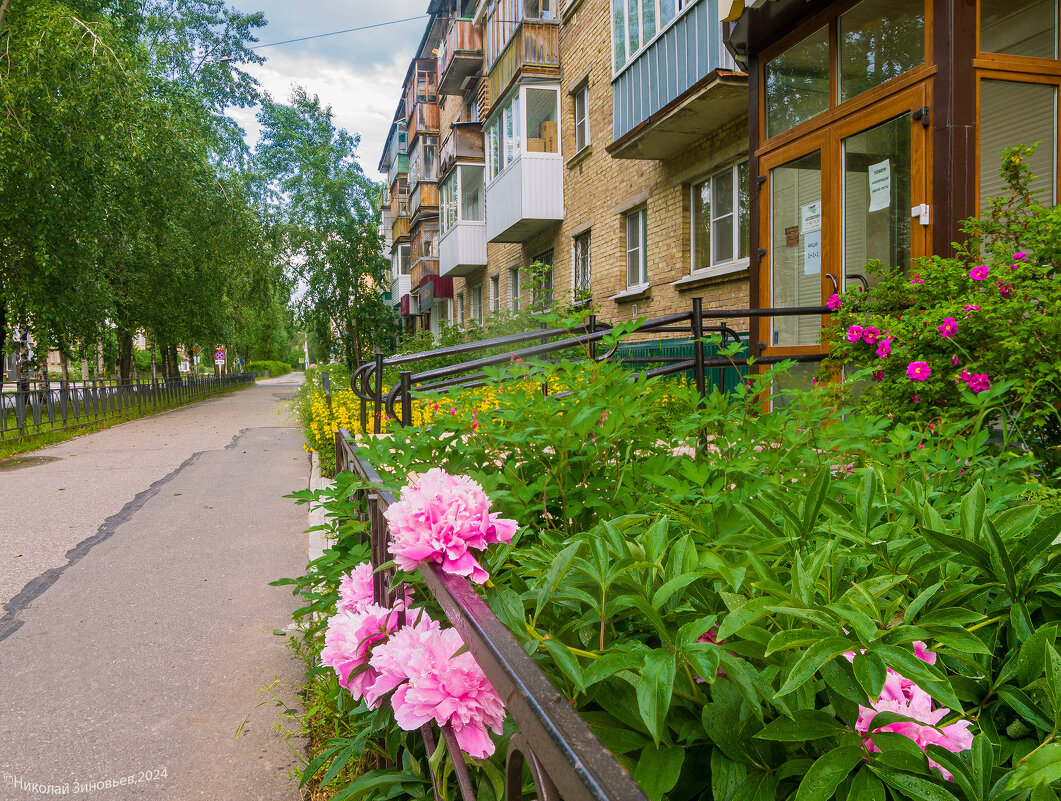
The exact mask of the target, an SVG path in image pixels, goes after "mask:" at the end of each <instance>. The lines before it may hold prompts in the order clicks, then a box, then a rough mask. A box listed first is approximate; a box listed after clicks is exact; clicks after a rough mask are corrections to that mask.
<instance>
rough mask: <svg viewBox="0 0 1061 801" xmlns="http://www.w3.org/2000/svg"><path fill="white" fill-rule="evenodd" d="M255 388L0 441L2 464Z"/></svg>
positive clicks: (240, 387)
mask: <svg viewBox="0 0 1061 801" xmlns="http://www.w3.org/2000/svg"><path fill="white" fill-rule="evenodd" d="M252 386H254V384H240V385H237V386H234V387H229V388H228V389H224V390H221V391H220V392H217V393H212V394H210V395H208V396H206V397H204V398H197V399H196V400H193V401H189V402H188V403H180V402H176V403H167V404H165V405H164V406H163V405H160V406H156V407H155V408H153V409H150V410H146V411H145V410H141V411H139V412H137V411H130V412H127V413H124V414H120V415H116V416H114V417H108V418H107V419H106V420H91V421H86V422H84V423H80V424H78V425H73V426H69V427H67V428H59V427H55V428H53V429H51V430H46V431H40V432H36V433H33V434H28V435H26V436H21V437H13V438H10V439H3V440H0V460H2V459H8V458H10V457H12V456H21V455H22V454H25V453H32V452H33V451H36V450H39V449H41V448H44V447H47V446H48V445H55V444H57V443H60V442H66V441H67V440H71V439H73V438H74V437H80V436H83V435H84V434H94V433H95V432H97V431H103V430H104V429H106V428H111V427H112V426H116V425H120V424H121V423H128V422H131V421H133V420H139V419H141V418H143V417H151V416H152V415H155V414H160V413H162V412H168V411H172V410H173V409H178V408H180V407H181V406H190V405H191V404H193V403H199V402H200V401H204V400H209V399H210V398H219V397H221V396H222V395H228V394H229V393H231V392H238V391H239V390H241V389H245V388H246V387H252ZM52 425H55V424H52Z"/></svg>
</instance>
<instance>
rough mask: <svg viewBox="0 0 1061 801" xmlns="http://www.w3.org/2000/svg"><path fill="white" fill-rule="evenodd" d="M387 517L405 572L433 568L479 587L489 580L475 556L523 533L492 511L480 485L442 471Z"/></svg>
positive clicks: (408, 492) (411, 490) (406, 492)
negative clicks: (423, 566) (426, 565)
mask: <svg viewBox="0 0 1061 801" xmlns="http://www.w3.org/2000/svg"><path fill="white" fill-rule="evenodd" d="M384 516H385V517H386V518H387V522H388V523H389V524H390V530H391V542H390V552H391V554H392V555H393V556H394V559H395V561H396V562H397V563H398V567H400V568H401V569H402V570H407V571H411V570H415V569H416V568H418V567H419V566H420V565H421V564H422V563H424V562H434V563H435V564H439V565H442V569H443V570H445V571H446V572H447V573H455V574H457V575H460V576H467V577H468V578H470V579H471V580H472V581H474V582H475V583H477V584H483V583H484V582H485V581H486V580H487V579H488V578H490V574H489V573H487V572H486V571H485V570H484V569H483V568H482V566H481V565H480V564H479V562H478V561H477V560H476V558H475V556H474V555H473V554H472V553H471V552H472V551H473V550H475V551H483V550H486V548H487V547H489V546H490V545H493V544H496V543H499V542H510V541H511V540H512V535H513V534H515V533H516V529H517V528H518V525H517V524H516V521H515V520H507V519H504V518H501V517H499V516H498V515H497V514H496V513H493V512H491V511H490V499H489V498H488V497H487V496H486V493H485V492H483V488H482V487H481V486H480V485H479V484H478V483H476V482H475V481H473V480H472V479H470V478H468V477H467V476H451V475H449V474H448V473H447V472H445V471H444V470H441V469H439V468H437V467H435V468H432V469H431V470H429V471H427V473H426V474H424V476H423V477H422V478H421V479H420V480H419V481H418V482H417V483H416V484H415V485H413V486H411V487H405V488H404V489H403V490H402V495H401V500H400V501H399V502H398V503H396V504H394V505H393V506H391V507H390V508H389V509H387V511H386V512H385V513H384Z"/></svg>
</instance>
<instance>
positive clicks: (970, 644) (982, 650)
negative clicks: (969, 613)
mask: <svg viewBox="0 0 1061 801" xmlns="http://www.w3.org/2000/svg"><path fill="white" fill-rule="evenodd" d="M923 625H925V626H926V627H927V625H928V624H927V623H926V624H923ZM932 636H933V637H934V638H935V640H936V641H937V642H939V643H940V644H941V645H945V646H947V648H949V649H950V650H952V651H954V653H955V654H958V655H969V654H983V655H984V656H991V654H992V651H991V649H990V648H988V647H987V646H986V645H984V641H983V640H981V639H980V638H979V637H977V636H976V635H975V634H972V633H970V632H968V631H966V630H965V629H963V628H959V627H958V626H947V627H940V628H936V627H933V628H932Z"/></svg>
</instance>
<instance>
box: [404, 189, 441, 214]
mask: <svg viewBox="0 0 1061 801" xmlns="http://www.w3.org/2000/svg"><path fill="white" fill-rule="evenodd" d="M426 209H431V210H432V211H434V210H437V209H438V184H429V183H425V182H424V181H421V182H420V183H418V184H417V185H416V186H415V187H413V191H412V192H410V193H409V214H410V215H411V216H413V217H415V216H416V215H417V214H419V213H420V212H421V211H422V210H426Z"/></svg>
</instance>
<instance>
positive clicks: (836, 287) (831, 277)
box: [825, 273, 840, 294]
mask: <svg viewBox="0 0 1061 801" xmlns="http://www.w3.org/2000/svg"><path fill="white" fill-rule="evenodd" d="M825 277H826V278H828V279H829V280H830V281H832V282H833V292H834V293H836V294H839V293H840V284H839V282H837V280H836V276H835V275H833V274H832V273H826V274H825Z"/></svg>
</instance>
